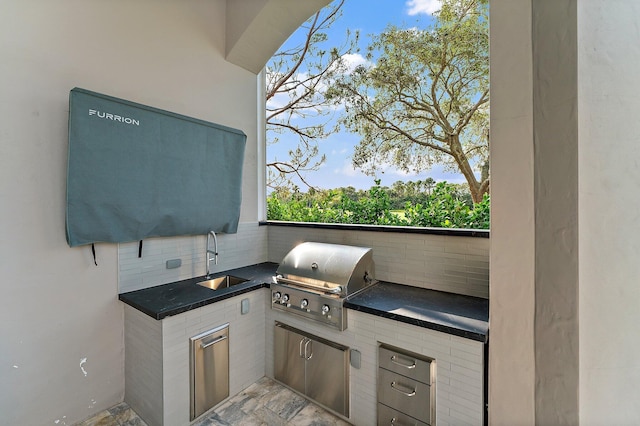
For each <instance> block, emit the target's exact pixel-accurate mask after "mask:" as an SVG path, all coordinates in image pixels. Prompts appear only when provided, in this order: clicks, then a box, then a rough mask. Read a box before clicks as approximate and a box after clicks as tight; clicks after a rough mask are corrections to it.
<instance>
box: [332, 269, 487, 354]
mask: <svg viewBox="0 0 640 426" xmlns="http://www.w3.org/2000/svg"><path fill="white" fill-rule="evenodd" d="M344 306H345V307H346V308H349V309H354V310H356V311H362V312H366V313H369V314H373V315H377V316H381V317H384V318H390V319H393V320H396V321H401V322H404V323H407V324H413V325H417V326H419V327H425V328H429V329H432V330H437V331H442V332H444V333H448V334H453V335H455V336H460V337H464V338H467V339H472V340H477V341H480V342H485V343H486V342H487V341H488V336H489V300H487V299H482V298H479V297H471V296H463V295H461V294H454V293H446V292H443V291H436V290H428V289H424V288H418V287H412V286H408V285H400V284H394V283H389V282H383V281H381V282H379V283H377V284H375V285H373V286H371V287H369V288H367V289H366V290H363V291H362V292H360V293H358V294H356V295H354V296H352V297H350V298H349V299H348V300H347V301H346V302H345V305H344Z"/></svg>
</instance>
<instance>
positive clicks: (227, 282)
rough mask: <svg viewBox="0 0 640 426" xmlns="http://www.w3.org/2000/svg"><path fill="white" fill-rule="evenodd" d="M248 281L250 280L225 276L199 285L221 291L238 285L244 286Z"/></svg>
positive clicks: (201, 282)
mask: <svg viewBox="0 0 640 426" xmlns="http://www.w3.org/2000/svg"><path fill="white" fill-rule="evenodd" d="M247 281H249V280H245V279H244V278H238V277H234V276H233V275H223V276H221V277H216V278H211V279H210V280H206V281H200V282H199V283H198V285H201V286H202V287H207V288H210V289H211V290H220V289H224V288H229V287H231V286H234V285H237V284H242V283H244V282H247Z"/></svg>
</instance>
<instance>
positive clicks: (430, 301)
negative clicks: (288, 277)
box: [119, 262, 489, 342]
mask: <svg viewBox="0 0 640 426" xmlns="http://www.w3.org/2000/svg"><path fill="white" fill-rule="evenodd" d="M277 268H278V264H277V263H273V262H264V263H258V264H256V265H250V266H245V267H242V268H236V269H231V270H228V271H221V272H217V273H214V274H211V276H212V277H213V278H215V277H218V276H222V275H234V276H237V277H240V278H245V279H247V280H248V281H247V282H245V283H242V284H238V285H235V286H233V287H231V288H228V289H224V290H210V289H208V288H205V287H202V286H199V285H197V283H198V282H199V281H202V280H203V279H204V276H201V277H195V278H190V279H186V280H182V281H176V282H173V283H169V284H163V285H158V286H155V287H150V288H146V289H142V290H136V291H131V292H128V293H122V294H120V295H119V299H120V300H121V301H122V302H124V303H126V304H127V305H130V306H132V307H134V308H136V309H138V310H139V311H142V312H144V313H145V314H147V315H149V316H150V317H152V318H155V319H156V320H161V319H163V318H166V317H168V316H172V315H177V314H180V313H183V312H187V311H189V310H191V309H196V308H200V307H202V306H206V305H209V304H211V303H216V302H219V301H221V300H225V299H229V298H231V297H234V296H238V295H240V294H244V293H247V292H250V291H254V290H257V289H260V288H264V287H269V286H270V283H271V282H272V281H273V277H274V276H275V272H276V269H277ZM345 307H346V308H348V309H353V310H356V311H361V312H365V313H368V314H371V315H376V316H379V317H383V318H389V319H393V320H396V321H400V322H403V323H406V324H412V325H416V326H418V327H423V328H428V329H432V330H437V331H441V332H444V333H447V334H452V335H455V336H459V337H464V338H466V339H471V340H476V341H480V342H487V341H488V335H489V301H488V300H487V299H482V298H478V297H471V296H464V295H459V294H454V293H446V292H442V291H436V290H429V289H424V288H419V287H412V286H408V285H402V284H396V283H390V282H385V281H380V282H378V283H377V284H375V285H373V286H371V287H369V288H367V289H366V290H364V291H362V292H360V293H358V294H356V295H354V296H351V297H350V298H348V299H347V300H346V301H345Z"/></svg>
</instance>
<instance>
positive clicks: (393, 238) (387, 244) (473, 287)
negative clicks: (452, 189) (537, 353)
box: [267, 226, 489, 298]
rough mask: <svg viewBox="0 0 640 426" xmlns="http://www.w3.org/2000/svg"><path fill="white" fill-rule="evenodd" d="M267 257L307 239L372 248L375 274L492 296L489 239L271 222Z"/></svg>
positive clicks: (279, 257)
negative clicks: (300, 225)
mask: <svg viewBox="0 0 640 426" xmlns="http://www.w3.org/2000/svg"><path fill="white" fill-rule="evenodd" d="M267 228H268V253H269V257H268V259H269V260H270V261H272V262H279V261H280V260H282V258H283V257H284V255H285V254H286V253H287V252H288V251H289V250H291V249H292V248H293V247H295V246H296V245H297V244H299V243H301V242H304V241H318V242H325V243H335V244H348V245H355V246H363V247H371V248H372V249H373V260H374V262H375V266H376V278H377V279H379V280H383V281H391V282H395V283H399V284H406V285H411V286H415V287H422V288H429V289H434V290H441V291H448V292H452V293H458V294H465V295H468V296H476V297H483V298H489V239H488V238H478V237H463V236H455V235H431V234H413V233H401V232H377V231H353V230H340V229H326V228H302V227H294V226H268V227H267Z"/></svg>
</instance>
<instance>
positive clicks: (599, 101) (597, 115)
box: [578, 0, 640, 426]
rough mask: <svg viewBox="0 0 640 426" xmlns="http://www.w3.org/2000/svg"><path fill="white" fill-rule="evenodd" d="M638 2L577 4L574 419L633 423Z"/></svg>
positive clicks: (637, 361)
mask: <svg viewBox="0 0 640 426" xmlns="http://www.w3.org/2000/svg"><path fill="white" fill-rule="evenodd" d="M638 17H640V3H638V2H637V1H635V0H619V1H615V2H611V1H606V0H590V1H588V2H580V1H579V2H578V35H579V39H578V46H579V50H578V54H579V56H578V81H579V112H580V119H579V131H580V146H579V160H580V192H579V194H580V419H581V424H583V425H594V426H595V425H601V424H616V425H625V424H638V419H639V418H640V405H639V404H638V401H640V390H639V389H640V388H639V387H638V383H640V358H639V357H638V352H639V351H640V338H639V336H640V334H639V332H638V324H639V323H640V285H639V283H640V262H638V253H640V239H639V238H638V228H639V226H638V215H639V214H640V213H639V212H640V198H639V197H638V194H639V193H640V189H639V184H638V182H640V166H639V161H640V120H638V111H640V79H638V70H639V69H640V33H639V32H638Z"/></svg>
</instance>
